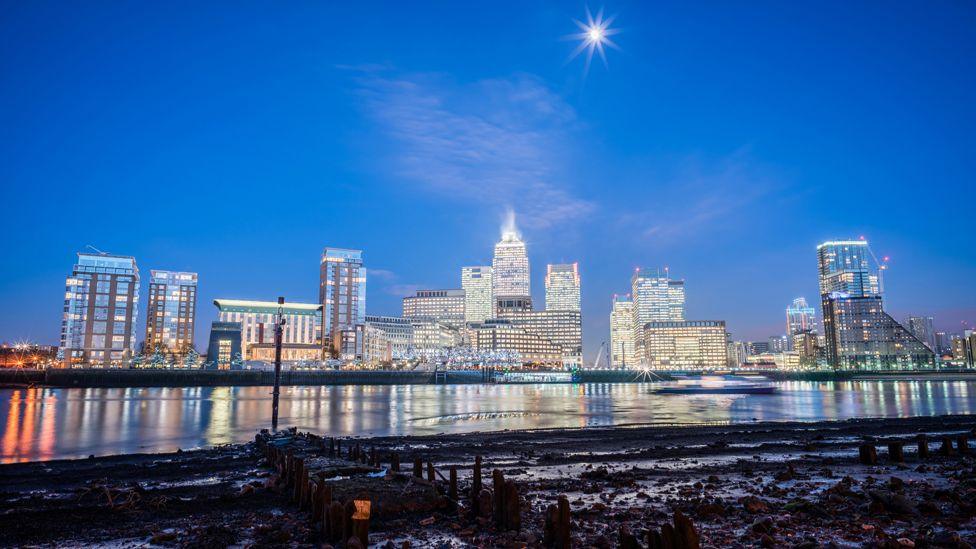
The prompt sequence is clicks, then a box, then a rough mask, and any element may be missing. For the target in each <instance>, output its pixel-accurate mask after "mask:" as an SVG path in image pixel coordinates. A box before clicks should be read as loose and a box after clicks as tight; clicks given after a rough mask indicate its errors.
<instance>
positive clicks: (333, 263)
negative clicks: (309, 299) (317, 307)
mask: <svg viewBox="0 0 976 549" xmlns="http://www.w3.org/2000/svg"><path fill="white" fill-rule="evenodd" d="M319 303H321V304H322V316H323V319H322V347H323V350H324V352H325V355H326V357H332V358H336V357H338V356H339V355H340V353H341V347H342V344H341V338H342V332H343V331H346V332H347V333H351V332H350V331H352V330H355V329H356V325H357V324H362V323H363V322H364V320H365V318H366V268H365V267H364V266H363V252H362V250H347V249H343V248H325V249H324V250H322V260H321V262H320V264H319Z"/></svg>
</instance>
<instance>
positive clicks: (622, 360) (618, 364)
mask: <svg viewBox="0 0 976 549" xmlns="http://www.w3.org/2000/svg"><path fill="white" fill-rule="evenodd" d="M610 365H611V367H613V368H637V367H638V366H639V365H640V362H639V361H638V360H637V353H636V351H635V349H634V302H633V301H631V299H630V294H627V295H615V296H613V309H612V310H611V311H610Z"/></svg>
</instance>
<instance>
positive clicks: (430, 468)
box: [427, 461, 437, 484]
mask: <svg viewBox="0 0 976 549" xmlns="http://www.w3.org/2000/svg"><path fill="white" fill-rule="evenodd" d="M436 481H437V477H436V475H435V473H434V464H433V463H431V462H429V461H428V462H427V482H430V483H431V484H433V483H434V482H436Z"/></svg>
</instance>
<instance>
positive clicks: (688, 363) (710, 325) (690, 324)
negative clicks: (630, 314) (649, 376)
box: [644, 320, 728, 370]
mask: <svg viewBox="0 0 976 549" xmlns="http://www.w3.org/2000/svg"><path fill="white" fill-rule="evenodd" d="M644 353H645V354H644V360H645V361H646V364H647V367H648V368H650V369H652V370H721V369H723V368H725V367H726V366H727V365H728V345H727V335H726V331H725V321H722V320H685V321H663V322H648V323H647V324H645V325H644Z"/></svg>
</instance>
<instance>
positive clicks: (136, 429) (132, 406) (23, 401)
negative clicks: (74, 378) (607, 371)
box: [0, 381, 976, 463]
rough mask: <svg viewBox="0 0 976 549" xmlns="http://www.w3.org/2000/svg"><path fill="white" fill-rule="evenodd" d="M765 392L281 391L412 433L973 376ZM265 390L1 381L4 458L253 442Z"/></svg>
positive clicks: (321, 409) (661, 417) (348, 421)
mask: <svg viewBox="0 0 976 549" xmlns="http://www.w3.org/2000/svg"><path fill="white" fill-rule="evenodd" d="M779 387H780V393H779V394H777V395H773V396H768V395H737V396H730V395H652V394H650V390H651V388H652V385H650V384H613V383H592V384H576V385H572V384H552V385H545V384H538V385H447V386H445V385H395V386H351V385H348V386H330V387H283V388H282V401H281V408H280V418H281V419H280V425H282V426H292V425H295V426H298V428H299V429H301V430H310V431H313V432H317V433H323V434H331V435H340V436H347V435H358V436H367V435H389V434H396V435H407V434H433V433H458V432H470V431H492V430H500V429H535V428H555V427H590V426H605V425H621V424H629V423H706V422H750V421H788V420H801V421H814V420H822V419H847V418H851V417H906V416H918V415H938V414H970V413H973V412H974V410H976V399H974V397H976V381H884V382H882V381H854V382H801V381H796V382H784V383H780V384H779ZM270 393H271V390H270V388H269V387H188V388H129V389H50V388H38V389H0V425H3V431H2V434H0V462H3V463H9V462H14V461H29V460H45V459H57V458H74V457H86V456H88V455H89V454H95V455H106V454H119V453H130V452H159V451H173V450H175V449H176V448H195V447H201V446H211V445H215V444H224V443H230V442H242V441H246V440H251V439H252V438H253V437H254V433H255V432H257V430H258V429H261V428H263V427H268V424H269V422H270V415H271V394H270Z"/></svg>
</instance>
